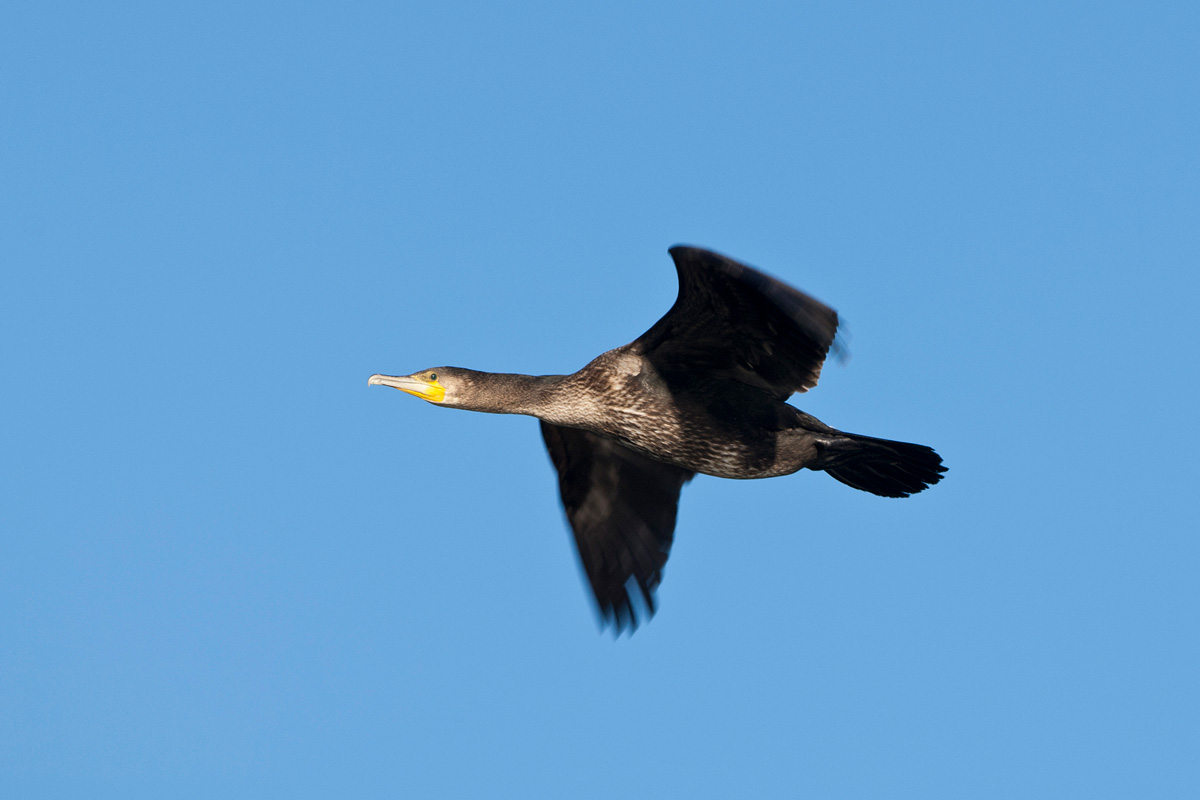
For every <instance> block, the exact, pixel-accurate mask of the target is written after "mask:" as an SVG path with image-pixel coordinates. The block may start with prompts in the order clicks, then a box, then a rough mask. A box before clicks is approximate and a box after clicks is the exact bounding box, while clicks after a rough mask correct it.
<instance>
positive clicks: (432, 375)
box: [429, 372, 437, 381]
mask: <svg viewBox="0 0 1200 800" xmlns="http://www.w3.org/2000/svg"><path fill="white" fill-rule="evenodd" d="M429 380H431V381H436V380H437V373H436V372H431V373H429Z"/></svg>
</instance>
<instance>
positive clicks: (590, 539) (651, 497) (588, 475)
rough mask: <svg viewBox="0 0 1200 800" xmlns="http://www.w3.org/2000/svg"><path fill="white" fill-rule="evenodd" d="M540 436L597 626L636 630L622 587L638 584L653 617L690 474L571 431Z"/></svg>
mask: <svg viewBox="0 0 1200 800" xmlns="http://www.w3.org/2000/svg"><path fill="white" fill-rule="evenodd" d="M542 438H543V439H545V440H546V449H548V450H549V451H550V460H551V461H553V462H554V467H555V469H557V470H558V486H559V491H560V492H561V494H562V502H563V507H564V508H565V509H566V512H567V519H568V520H569V521H570V523H571V528H572V529H573V530H574V532H575V545H576V547H577V548H578V549H579V558H580V560H581V561H582V562H583V569H584V572H586V573H587V576H588V581H589V582H591V584H592V591H593V592H594V593H595V595H596V604H597V605H598V606H599V608H600V615H601V617H602V618H603V620H604V624H605V625H607V624H609V623H611V624H613V625H615V626H616V629H617V632H618V633H620V632H621V630H623V629H624V628H626V627H629V628H636V627H637V623H638V620H637V615H636V613H635V612H634V609H633V604H632V598H631V597H630V595H629V591H630V588H631V587H629V581H630V579H631V578H632V579H634V580H636V581H637V586H638V588H639V589H640V590H641V594H642V597H643V599H644V601H645V604H646V608H647V609H648V610H649V612H650V613H651V614H653V613H654V590H655V589H656V588H657V587H658V584H659V582H660V581H661V580H662V567H663V565H664V564H665V563H666V562H667V555H668V553H670V550H671V540H672V538H673V537H674V534H675V512H676V509H677V508H678V506H679V490H680V489H681V488H683V484H684V483H686V482H687V481H689V480H691V479H692V476H693V475H694V474H695V473H693V472H690V471H688V470H686V469H682V468H681V467H676V466H674V465H672V464H664V463H662V462H661V461H655V460H654V459H652V458H647V457H646V456H643V455H641V454H640V453H636V452H634V451H633V450H630V449H629V448H628V447H625V446H624V445H621V444H618V443H617V442H615V441H613V440H612V439H606V438H604V437H603V436H598V435H597V434H594V433H591V432H589V431H585V430H580V429H578V428H566V427H562V426H560V425H552V424H550V423H547V422H543V423H542Z"/></svg>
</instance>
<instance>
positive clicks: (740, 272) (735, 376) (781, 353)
mask: <svg viewBox="0 0 1200 800" xmlns="http://www.w3.org/2000/svg"><path fill="white" fill-rule="evenodd" d="M670 253H671V258H673V259H674V260H675V269H676V270H677V271H678V272H679V296H678V298H676V300H675V305H673V306H671V309H670V310H669V311H668V312H667V313H666V315H664V316H663V318H662V319H660V320H659V321H658V322H656V323H655V324H654V327H652V328H650V330H648V331H646V332H645V333H644V334H642V335H641V336H640V337H638V338H637V340H636V341H634V342H633V347H634V348H635V349H640V351H641V352H642V353H643V354H644V355H645V356H646V357H647V358H649V359H650V361H651V363H653V364H654V366H655V368H656V369H658V370H659V371H660V372H661V373H662V374H664V375H666V376H669V375H672V374H674V375H680V376H687V377H690V378H693V379H694V378H700V377H704V378H715V379H719V380H735V381H740V382H741V383H745V384H749V385H751V386H757V387H759V388H760V389H765V390H766V391H768V392H770V393H771V394H772V395H774V396H775V397H778V398H779V399H780V400H785V399H787V397H788V396H789V395H791V394H792V393H793V392H803V391H806V390H808V389H811V388H812V387H814V386H816V385H817V378H818V377H820V374H821V366H822V365H823V364H824V363H825V356H826V354H828V352H829V348H830V346H831V345H833V344H834V337H835V336H836V334H837V327H838V316H837V312H836V311H834V310H833V309H832V308H830V307H829V306H827V305H825V304H824V303H822V302H821V301H819V300H817V299H815V298H812V297H809V296H808V295H806V294H804V293H803V292H800V291H797V290H796V289H793V288H792V287H790V286H788V285H787V284H786V283H783V282H781V281H778V280H776V279H774V278H772V277H770V276H769V275H764V274H763V273H761V272H759V271H758V270H756V269H754V268H753V267H748V266H746V265H745V264H742V263H740V262H738V261H734V260H733V259H731V258H727V257H725V256H723V255H720V254H718V253H714V252H711V251H709V250H703V249H701V248H698V247H683V246H678V247H672V248H671V250H670Z"/></svg>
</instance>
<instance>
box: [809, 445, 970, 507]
mask: <svg viewBox="0 0 1200 800" xmlns="http://www.w3.org/2000/svg"><path fill="white" fill-rule="evenodd" d="M818 447H819V449H820V450H821V456H822V458H821V461H820V462H819V463H818V464H817V466H816V469H823V470H825V471H826V472H828V473H829V474H830V475H832V476H833V477H834V478H835V479H836V480H839V481H841V482H842V483H844V484H846V485H847V486H852V487H854V488H855V489H861V490H862V491H864V492H870V493H871V494H877V495H879V496H881V497H908V496H909V495H910V494H916V493H917V492H919V491H921V490H922V489H926V488H928V487H930V486H932V485H933V484H935V483H937V482H938V481H940V480H941V479H942V473H943V472H945V471H946V468H945V467H944V466H942V458H941V456H939V455H938V454H937V453H935V452H934V451H933V448H932V447H926V446H925V445H923V444H909V443H908V442H893V441H889V440H887V439H873V438H871V437H870V436H859V435H858V434H854V433H840V432H839V434H838V435H837V437H836V438H831V439H830V440H827V441H825V442H822V443H821V444H820V445H818Z"/></svg>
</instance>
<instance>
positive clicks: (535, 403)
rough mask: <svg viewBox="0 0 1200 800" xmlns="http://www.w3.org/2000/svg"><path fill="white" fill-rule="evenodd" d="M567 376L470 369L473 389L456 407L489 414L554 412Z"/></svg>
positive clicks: (549, 413) (530, 414) (471, 387)
mask: <svg viewBox="0 0 1200 800" xmlns="http://www.w3.org/2000/svg"><path fill="white" fill-rule="evenodd" d="M566 377H567V376H565V375H519V374H513V373H508V372H476V371H471V385H470V391H469V393H467V395H466V396H465V397H464V398H463V400H462V402H459V403H456V404H455V406H456V407H457V408H464V409H467V410H468V411H483V412H486V413H490V414H527V415H529V416H531V417H539V418H543V419H544V418H546V416H547V415H552V412H553V409H554V408H555V407H556V406H557V405H558V399H559V398H561V396H562V385H563V381H564V380H565V379H566Z"/></svg>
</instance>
